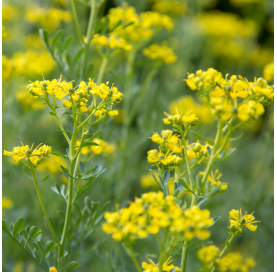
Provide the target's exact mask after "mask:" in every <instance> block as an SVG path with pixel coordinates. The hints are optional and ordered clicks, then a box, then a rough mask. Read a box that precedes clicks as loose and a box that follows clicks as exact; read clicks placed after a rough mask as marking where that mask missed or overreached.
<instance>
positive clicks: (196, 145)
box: [192, 141, 201, 152]
mask: <svg viewBox="0 0 277 272" xmlns="http://www.w3.org/2000/svg"><path fill="white" fill-rule="evenodd" d="M192 150H193V151H194V152H199V151H200V150H201V144H200V143H199V142H198V141H197V142H196V143H195V145H194V147H193V148H192Z"/></svg>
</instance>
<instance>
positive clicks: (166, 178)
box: [163, 170, 170, 187]
mask: <svg viewBox="0 0 277 272" xmlns="http://www.w3.org/2000/svg"><path fill="white" fill-rule="evenodd" d="M169 179H170V172H169V171H168V170H166V171H165V172H164V176H163V184H164V186H165V187H166V186H167V184H168V181H169Z"/></svg>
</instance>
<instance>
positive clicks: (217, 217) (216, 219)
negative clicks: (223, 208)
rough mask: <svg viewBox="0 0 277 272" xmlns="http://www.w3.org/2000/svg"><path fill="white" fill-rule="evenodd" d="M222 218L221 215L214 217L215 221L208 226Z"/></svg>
mask: <svg viewBox="0 0 277 272" xmlns="http://www.w3.org/2000/svg"><path fill="white" fill-rule="evenodd" d="M220 218H221V216H216V217H215V218H214V222H213V223H212V224H211V225H210V226H208V227H207V228H209V227H211V226H213V225H214V224H215V223H216V222H217V221H218V220H219V219H220Z"/></svg>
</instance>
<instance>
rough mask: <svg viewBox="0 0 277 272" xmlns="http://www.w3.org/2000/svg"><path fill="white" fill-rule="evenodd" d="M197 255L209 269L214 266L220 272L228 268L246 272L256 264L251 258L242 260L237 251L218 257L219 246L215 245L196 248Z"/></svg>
mask: <svg viewBox="0 0 277 272" xmlns="http://www.w3.org/2000/svg"><path fill="white" fill-rule="evenodd" d="M197 257H198V259H199V260H200V261H201V262H202V264H203V265H205V267H207V268H209V269H211V267H213V266H216V267H218V269H219V271H221V272H225V271H227V270H228V269H229V270H230V271H237V270H238V269H239V270H240V271H241V272H248V271H249V268H251V267H254V266H255V265H256V263H255V261H254V260H253V259H252V258H247V259H245V260H244V261H243V258H242V256H241V254H240V253H239V252H234V253H228V254H227V255H226V256H224V257H222V258H220V256H219V248H218V247H216V246H215V245H209V246H205V247H202V248H201V249H200V250H198V252H197Z"/></svg>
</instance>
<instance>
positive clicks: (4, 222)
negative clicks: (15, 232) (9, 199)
mask: <svg viewBox="0 0 277 272" xmlns="http://www.w3.org/2000/svg"><path fill="white" fill-rule="evenodd" d="M2 230H3V231H5V232H6V233H7V234H9V235H11V234H10V232H9V229H8V227H7V225H6V221H5V220H3V219H2Z"/></svg>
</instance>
